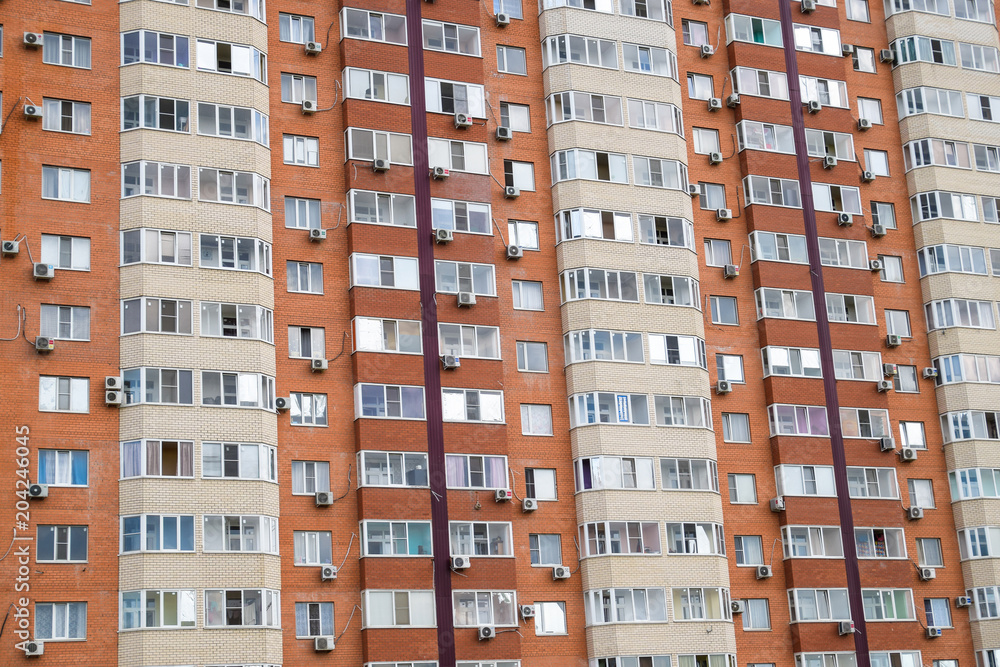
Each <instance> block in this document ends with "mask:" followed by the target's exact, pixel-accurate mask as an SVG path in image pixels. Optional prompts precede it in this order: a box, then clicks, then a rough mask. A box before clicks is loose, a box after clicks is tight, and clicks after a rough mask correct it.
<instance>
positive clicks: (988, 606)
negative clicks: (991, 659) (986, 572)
mask: <svg viewBox="0 0 1000 667" xmlns="http://www.w3.org/2000/svg"><path fill="white" fill-rule="evenodd" d="M967 592H968V593H969V597H971V598H972V600H973V603H972V608H971V613H970V614H969V616H970V618H971V619H972V620H983V619H988V618H998V617H1000V614H998V610H997V593H998V592H1000V591H998V590H997V587H996V586H987V587H984V588H972V589H968V591H967ZM990 653H992V651H991V652H990Z"/></svg>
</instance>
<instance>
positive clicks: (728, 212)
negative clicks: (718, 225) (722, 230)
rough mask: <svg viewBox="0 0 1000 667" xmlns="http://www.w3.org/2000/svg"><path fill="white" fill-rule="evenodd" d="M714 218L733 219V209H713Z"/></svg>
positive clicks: (720, 220)
mask: <svg viewBox="0 0 1000 667" xmlns="http://www.w3.org/2000/svg"><path fill="white" fill-rule="evenodd" d="M715 219H716V220H718V221H719V222H725V221H726V220H732V219H733V211H732V209H728V208H720V209H716V211H715Z"/></svg>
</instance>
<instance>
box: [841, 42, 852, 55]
mask: <svg viewBox="0 0 1000 667" xmlns="http://www.w3.org/2000/svg"><path fill="white" fill-rule="evenodd" d="M840 52H841V53H843V54H844V55H845V56H849V55H851V54H853V53H854V45H853V44H841V45H840Z"/></svg>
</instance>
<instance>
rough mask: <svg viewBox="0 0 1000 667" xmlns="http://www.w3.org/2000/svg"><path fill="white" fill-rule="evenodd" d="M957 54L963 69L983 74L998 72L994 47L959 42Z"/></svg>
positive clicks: (998, 65)
mask: <svg viewBox="0 0 1000 667" xmlns="http://www.w3.org/2000/svg"><path fill="white" fill-rule="evenodd" d="M958 53H959V56H960V57H961V59H962V67H964V68H967V69H978V70H982V71H983V72H1000V63H998V59H997V50H996V48H995V47H991V46H983V45H981V44H965V43H964V42H959V44H958Z"/></svg>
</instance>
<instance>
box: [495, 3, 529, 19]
mask: <svg viewBox="0 0 1000 667" xmlns="http://www.w3.org/2000/svg"><path fill="white" fill-rule="evenodd" d="M501 12H502V13H504V14H510V16H511V18H515V19H523V18H524V16H523V14H522V13H521V0H493V13H494V14H499V13H501Z"/></svg>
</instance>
